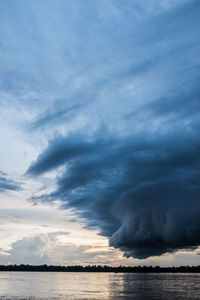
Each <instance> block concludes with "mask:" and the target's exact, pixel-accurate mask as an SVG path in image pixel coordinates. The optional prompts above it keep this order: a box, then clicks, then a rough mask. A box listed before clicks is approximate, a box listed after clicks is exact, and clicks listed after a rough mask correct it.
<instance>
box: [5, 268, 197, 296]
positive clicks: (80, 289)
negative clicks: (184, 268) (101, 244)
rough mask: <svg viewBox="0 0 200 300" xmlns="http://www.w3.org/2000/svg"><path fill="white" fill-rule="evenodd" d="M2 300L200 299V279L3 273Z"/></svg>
mask: <svg viewBox="0 0 200 300" xmlns="http://www.w3.org/2000/svg"><path fill="white" fill-rule="evenodd" d="M0 299H4V300H5V299H12V300H19V299H20V300H22V299H24V300H25V299H29V300H39V299H41V300H43V299H45V300H47V299H48V300H52V299H59V300H62V299H137V300H146V299H148V300H151V299H164V300H167V299H181V300H187V299H200V275H198V274H114V273H39V272H36V273H31V272H0Z"/></svg>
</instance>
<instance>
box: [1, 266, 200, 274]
mask: <svg viewBox="0 0 200 300" xmlns="http://www.w3.org/2000/svg"><path fill="white" fill-rule="evenodd" d="M0 271H12V272H13V271H17V272H110V273H200V266H178V267H160V266H155V267H153V266H134V267H125V266H118V267H112V266H106V265H105V266H101V265H88V266H79V265H75V266H51V265H24V264H21V265H6V266H5V265H0Z"/></svg>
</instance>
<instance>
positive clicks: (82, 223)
mask: <svg viewBox="0 0 200 300" xmlns="http://www.w3.org/2000/svg"><path fill="white" fill-rule="evenodd" d="M199 15H200V1H199V0H148V1H145V0H126V1H124V0H84V1H82V0H73V1H72V0H67V1H66V0H42V1H40V0H7V1H0V124H1V126H0V145H1V147H0V241H1V242H0V264H11V263H13V264H15V263H16V264H19V263H27V264H28V263H30V264H62V265H73V264H81V265H87V264H109V265H120V264H124V265H139V264H140V265H144V264H145V265H161V266H170V265H188V264H191V265H198V264H200V256H199V255H198V254H199V253H200V248H199V246H200V199H199V197H200V156H199V153H200V137H199V130H200V84H199V80H200V56H199V53H200V35H199V31H200V18H199Z"/></svg>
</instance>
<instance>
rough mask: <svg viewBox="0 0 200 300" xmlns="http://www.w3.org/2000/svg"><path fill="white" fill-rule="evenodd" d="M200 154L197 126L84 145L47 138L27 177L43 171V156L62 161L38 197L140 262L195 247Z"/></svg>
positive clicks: (198, 221)
mask: <svg viewBox="0 0 200 300" xmlns="http://www.w3.org/2000/svg"><path fill="white" fill-rule="evenodd" d="M104 136H105V135H104ZM75 140H76V143H75ZM99 140H100V141H101V143H100V142H99ZM61 141H62V142H61ZM186 141H187V142H186ZM199 151H200V141H199V137H198V128H196V129H194V128H193V129H191V128H190V130H188V132H185V131H182V130H181V128H180V130H179V131H178V130H177V131H175V132H167V133H166V134H159V133H158V132H153V133H149V132H148V133H146V135H145V132H143V134H141V133H140V134H135V135H133V136H127V137H118V138H116V137H115V138H113V137H109V136H107V137H104V140H103V138H102V137H101V136H100V137H99V138H97V137H93V138H91V137H90V139H89V140H87V139H85V141H84V142H83V140H81V139H80V138H79V135H77V134H76V135H71V136H69V137H66V138H64V137H63V138H62V139H61V138H60V139H55V140H53V141H51V142H50V144H49V147H48V148H47V149H46V150H44V152H43V153H42V154H41V155H40V156H39V158H38V161H36V162H35V164H33V165H32V166H31V167H30V168H29V172H32V173H33V172H34V173H35V174H39V173H43V172H45V171H48V170H49V164H48V163H47V162H49V157H50V158H51V162H52V165H53V166H54V167H55V166H59V165H61V164H62V165H63V164H64V165H65V170H64V171H63V173H62V174H60V175H59V176H58V178H57V189H56V191H54V192H53V193H51V194H49V195H43V197H44V198H45V199H46V200H47V201H53V200H56V199H60V200H62V203H63V204H62V208H64V209H65V208H69V207H72V208H75V209H76V211H77V212H79V214H80V215H81V216H82V217H84V218H85V219H86V220H87V224H88V226H90V227H93V228H98V229H99V230H100V232H101V233H102V234H103V235H105V236H107V237H109V240H110V245H111V246H114V247H116V248H120V249H121V250H123V251H124V252H125V255H126V256H134V257H137V258H145V257H148V256H154V255H161V254H163V253H165V252H174V251H177V250H179V249H183V248H192V249H193V248H194V247H197V246H198V245H199V244H200V239H199V236H200V205H199V192H200V188H199V183H200V172H199V167H200V158H199ZM47 153H50V154H51V156H49V155H45V154H47ZM64 153H65V155H64ZM61 158H62V160H61ZM56 161H57V164H55V162H56ZM36 170H37V171H36Z"/></svg>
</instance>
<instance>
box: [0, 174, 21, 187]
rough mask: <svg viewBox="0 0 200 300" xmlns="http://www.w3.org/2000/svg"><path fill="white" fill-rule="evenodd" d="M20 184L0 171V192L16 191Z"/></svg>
mask: <svg viewBox="0 0 200 300" xmlns="http://www.w3.org/2000/svg"><path fill="white" fill-rule="evenodd" d="M21 189H22V188H21V184H20V183H19V182H16V181H14V180H13V179H10V178H9V177H8V175H7V174H6V173H4V172H2V171H0V192H5V191H9V190H10V191H18V190H21Z"/></svg>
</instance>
